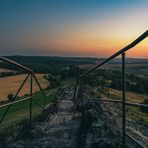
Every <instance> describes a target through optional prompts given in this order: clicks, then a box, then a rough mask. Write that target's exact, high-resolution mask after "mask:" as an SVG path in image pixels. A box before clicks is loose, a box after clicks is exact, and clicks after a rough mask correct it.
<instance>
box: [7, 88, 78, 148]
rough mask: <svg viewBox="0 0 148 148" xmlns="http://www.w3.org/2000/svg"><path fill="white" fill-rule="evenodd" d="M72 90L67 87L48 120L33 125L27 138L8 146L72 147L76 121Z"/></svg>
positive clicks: (76, 126)
mask: <svg viewBox="0 0 148 148" xmlns="http://www.w3.org/2000/svg"><path fill="white" fill-rule="evenodd" d="M72 97H73V90H72V89H71V88H67V89H66V90H65V92H64V94H63V95H62V97H61V100H60V103H59V105H58V106H57V112H56V113H53V114H52V115H51V116H50V118H49V120H48V122H38V123H35V124H34V125H33V130H31V131H30V135H31V136H29V137H28V138H22V139H21V140H19V141H18V142H16V143H13V144H11V146H9V147H11V148H12V147H13V148H14V147H15V148H26V147H27V148H39V147H40V148H41V147H42V148H49V147H50V148H59V147H60V148H73V147H74V145H75V139H76V132H77V129H78V123H77V121H76V120H74V119H73V102H72Z"/></svg>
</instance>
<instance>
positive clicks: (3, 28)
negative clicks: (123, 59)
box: [0, 0, 148, 58]
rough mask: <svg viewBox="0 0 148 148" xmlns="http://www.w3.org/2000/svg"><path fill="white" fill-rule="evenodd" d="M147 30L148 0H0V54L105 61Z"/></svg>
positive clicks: (142, 50) (137, 52)
mask: <svg viewBox="0 0 148 148" xmlns="http://www.w3.org/2000/svg"><path fill="white" fill-rule="evenodd" d="M147 29H148V0H0V55H43V56H44V55H46V56H48V55H49V56H50V55H55V56H87V57H108V56H110V55H111V54H113V53H114V52H116V51H118V50H119V49H121V48H123V47H124V46H126V45H127V44H129V43H130V42H131V41H133V40H134V39H136V38H137V37H138V36H139V35H141V34H142V33H143V32H145V31H146V30H147ZM128 56H129V57H140V58H148V38H147V39H145V40H144V41H143V42H142V43H140V44H139V45H138V46H136V47H134V49H133V50H131V51H130V52H128Z"/></svg>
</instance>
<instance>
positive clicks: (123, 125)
mask: <svg viewBox="0 0 148 148" xmlns="http://www.w3.org/2000/svg"><path fill="white" fill-rule="evenodd" d="M147 37H148V30H147V31H146V32H144V33H143V34H142V35H141V36H139V37H138V38H137V39H136V40H134V41H133V42H132V43H131V44H129V45H128V46H126V47H124V48H123V49H121V50H120V51H118V52H117V53H115V54H113V55H112V56H111V57H109V58H107V59H106V60H104V61H103V62H101V63H100V64H98V65H96V66H94V67H93V68H91V69H90V70H88V71H86V72H85V73H83V74H82V75H80V76H79V77H78V79H77V81H76V85H75V92H74V102H75V103H76V102H79V101H78V93H79V90H80V88H81V81H82V78H84V77H85V76H87V75H88V74H89V73H91V72H92V71H94V70H96V69H97V68H100V67H101V66H103V65H104V64H106V63H107V62H109V61H111V60H112V59H114V58H116V57H117V56H119V55H121V56H122V100H107V99H100V100H99V101H106V102H114V103H120V104H122V146H123V148H125V147H126V136H127V137H128V138H129V139H130V140H132V141H133V142H135V143H136V144H137V145H138V146H139V147H142V148H144V146H143V145H142V144H141V143H139V142H138V141H137V140H136V139H135V138H134V137H132V136H130V135H129V134H127V133H126V111H125V106H126V105H128V106H142V107H148V105H147V104H138V103H130V102H127V101H126V71H125V70H126V68H125V65H126V63H125V52H126V51H128V50H129V49H131V48H133V47H134V46H136V45H137V44H138V43H140V42H141V41H142V40H144V39H145V38H147Z"/></svg>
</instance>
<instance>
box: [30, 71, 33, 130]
mask: <svg viewBox="0 0 148 148" xmlns="http://www.w3.org/2000/svg"><path fill="white" fill-rule="evenodd" d="M32 93H33V74H31V77H30V118H29V125H30V127H31V121H32Z"/></svg>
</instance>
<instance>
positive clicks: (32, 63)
mask: <svg viewBox="0 0 148 148" xmlns="http://www.w3.org/2000/svg"><path fill="white" fill-rule="evenodd" d="M6 58H8V59H11V60H14V61H16V62H18V63H20V64H23V65H24V66H27V67H29V68H30V69H32V70H33V71H34V72H36V73H55V72H57V73H58V72H60V71H61V69H64V68H67V67H69V66H73V65H83V64H95V62H96V60H98V59H97V58H72V57H50V56H48V57H39V56H10V57H6ZM99 60H101V59H99ZM0 67H2V68H7V69H11V70H17V71H19V69H18V67H15V66H12V65H10V64H7V63H3V62H2V63H0Z"/></svg>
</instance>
